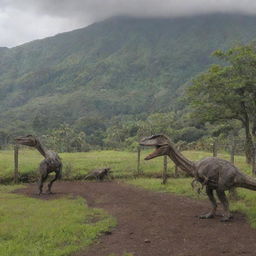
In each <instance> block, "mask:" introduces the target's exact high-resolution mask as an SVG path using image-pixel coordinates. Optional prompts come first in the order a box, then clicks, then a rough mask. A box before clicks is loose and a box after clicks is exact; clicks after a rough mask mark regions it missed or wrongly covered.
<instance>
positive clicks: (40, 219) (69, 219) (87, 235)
mask: <svg viewBox="0 0 256 256" xmlns="http://www.w3.org/2000/svg"><path fill="white" fill-rule="evenodd" d="M148 153H149V152H148V151H142V153H141V170H142V171H143V173H144V177H136V176H137V175H136V174H137V153H136V152H121V151H92V152H87V153H63V154H60V156H61V158H62V160H63V163H64V174H65V177H66V178H69V179H74V178H79V177H80V178H81V177H82V176H84V175H86V174H87V173H88V172H89V171H90V170H93V169H97V168H102V167H111V168H112V170H113V173H114V176H115V177H119V178H127V179H126V182H128V183H130V184H133V185H135V186H140V187H143V188H145V189H150V190H154V191H160V192H164V193H176V194H179V195H184V196H189V197H194V198H198V199H205V198H206V196H205V194H204V193H201V194H200V195H198V194H197V193H196V192H195V191H193V189H192V188H191V181H192V179H191V178H179V179H177V178H172V177H171V178H169V179H168V183H167V184H166V185H162V184H161V180H160V179H156V178H149V177H150V176H151V177H155V176H157V175H158V176H160V175H161V172H162V169H163V158H156V159H153V160H151V161H144V160H143V158H144V157H145V156H146V155H147V154H148ZM184 154H185V155H186V156H187V157H188V158H189V159H191V160H194V161H196V160H199V159H202V158H204V157H207V156H210V155H211V154H210V153H207V152H196V151H187V152H184ZM219 157H221V158H225V159H229V156H228V155H227V154H220V155H219ZM42 159H43V158H42V156H41V155H40V154H39V153H38V152H37V151H35V150H28V149H21V150H20V154H19V160H20V161H19V163H20V173H21V174H22V175H24V174H33V175H35V177H36V176H37V173H36V169H37V167H38V164H39V163H40V161H42ZM235 164H236V165H237V166H238V167H239V168H240V169H241V170H242V171H244V172H246V173H248V174H250V171H251V167H250V166H249V165H247V164H246V163H245V159H244V157H242V156H237V157H236V162H235ZM173 171H174V165H173V163H172V162H171V161H168V172H169V174H172V173H173ZM12 173H13V152H12V151H0V178H4V177H12ZM134 177H136V179H134ZM15 188H17V186H13V185H8V186H4V185H0V198H1V199H2V202H4V203H2V204H1V205H0V255H1V256H11V255H12V256H13V255H14V256H15V255H17V256H23V255H24V256H25V255H33V256H39V255H40V256H44V255H51V256H61V255H63V256H64V255H70V254H71V253H72V252H74V251H76V250H79V249H81V248H84V247H86V246H88V245H90V244H91V243H92V242H94V241H95V240H96V239H97V237H98V236H99V235H100V234H101V233H102V232H104V231H106V230H108V229H110V228H111V227H113V226H114V225H115V224H116V223H115V220H114V219H113V218H112V217H110V216H108V215H107V214H106V213H104V212H103V211H101V210H99V209H91V208H88V207H87V205H86V202H85V201H84V199H82V198H75V199H74V198H68V197H66V198H62V199H56V200H47V201H43V200H37V199H34V198H27V197H25V196H22V195H17V194H12V193H9V192H10V191H11V190H13V189H15ZM238 195H239V200H238V201H235V202H231V209H232V210H239V211H241V212H243V213H245V214H246V215H247V216H248V219H249V222H250V223H251V225H252V227H254V228H256V193H254V192H252V191H249V190H245V189H239V190H238ZM209 206H210V204H209ZM95 218H96V219H97V220H98V222H96V223H95V222H94V221H91V220H95ZM92 222H93V223H92ZM128 255H129V256H130V255H132V254H129V253H127V254H125V256H128ZM111 256H112V255H111Z"/></svg>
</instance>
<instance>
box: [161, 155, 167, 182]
mask: <svg viewBox="0 0 256 256" xmlns="http://www.w3.org/2000/svg"><path fill="white" fill-rule="evenodd" d="M162 176H163V181H162V184H166V182H167V156H166V155H165V156H164V166H163V175H162Z"/></svg>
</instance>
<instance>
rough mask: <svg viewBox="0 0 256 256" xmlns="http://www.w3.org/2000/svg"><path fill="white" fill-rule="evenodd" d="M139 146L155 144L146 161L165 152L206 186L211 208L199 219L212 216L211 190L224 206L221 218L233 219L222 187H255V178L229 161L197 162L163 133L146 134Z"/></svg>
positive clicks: (209, 160) (214, 207)
mask: <svg viewBox="0 0 256 256" xmlns="http://www.w3.org/2000/svg"><path fill="white" fill-rule="evenodd" d="M140 145H142V146H154V147H155V148H156V150H155V151H154V152H153V153H151V154H150V155H148V156H147V157H146V158H145V160H150V159H152V158H155V157H158V156H163V155H168V156H169V157H170V158H171V159H172V161H173V162H174V163H175V164H176V165H177V166H178V167H179V168H180V169H182V170H183V171H185V172H186V173H187V174H188V175H189V176H191V177H194V178H195V181H199V182H200V183H201V184H202V185H203V186H206V193H207V195H208V197H209V200H210V201H211V204H212V209H211V211H210V212H209V213H207V214H204V215H201V216H200V218H201V219H209V218H214V216H215V213H216V209H217V203H216V199H215V197H214V195H213V191H214V190H215V191H216V193H217V196H218V198H219V200H220V202H221V204H222V205H223V209H224V216H223V218H222V219H221V221H229V220H230V219H231V218H232V215H231V213H230V211H229V203H228V199H227V197H226V195H225V190H230V189H233V188H235V187H243V188H247V189H251V190H256V179H253V178H251V177H249V176H247V175H245V174H244V173H242V172H241V171H240V170H239V169H238V168H237V167H235V166H234V165H233V164H231V163H230V162H229V161H226V160H223V159H220V158H216V157H207V158H205V159H202V160H200V161H197V162H192V161H190V160H188V159H187V158H186V157H184V156H183V155H182V154H181V153H180V152H179V151H178V150H177V149H176V148H175V147H174V146H173V144H172V142H171V141H170V140H169V139H168V138H167V137H166V136H165V135H153V136H151V137H146V138H144V139H142V140H141V141H140Z"/></svg>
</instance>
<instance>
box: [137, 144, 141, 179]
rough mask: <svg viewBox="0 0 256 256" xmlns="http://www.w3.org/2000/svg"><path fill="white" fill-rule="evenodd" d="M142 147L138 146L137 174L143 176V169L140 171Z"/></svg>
mask: <svg viewBox="0 0 256 256" xmlns="http://www.w3.org/2000/svg"><path fill="white" fill-rule="evenodd" d="M140 150H141V148H140V146H138V155H137V174H141V169H140Z"/></svg>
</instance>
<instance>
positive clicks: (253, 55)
mask: <svg viewBox="0 0 256 256" xmlns="http://www.w3.org/2000/svg"><path fill="white" fill-rule="evenodd" d="M215 56H217V57H219V58H220V59H221V60H224V61H225V62H226V65H225V66H221V65H213V66H212V67H211V68H210V69H209V70H208V71H207V72H205V73H203V74H201V75H199V76H198V77H197V78H196V79H194V80H193V82H192V86H191V87H189V88H188V93H187V95H188V99H189V101H190V103H191V106H192V107H193V110H194V113H193V114H194V116H196V117H197V118H198V119H199V120H202V121H209V122H224V123H226V122H227V121H230V120H238V121H240V122H241V125H242V126H243V128H244V130H245V135H246V156H247V159H248V162H250V159H251V157H252V146H253V141H252V137H253V134H254V127H255V126H254V124H255V123H256V121H255V113H256V101H255V99H256V78H255V77H256V50H255V44H254V43H252V44H249V45H245V46H237V47H234V48H231V49H229V50H227V51H220V50H219V51H216V52H215Z"/></svg>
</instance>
